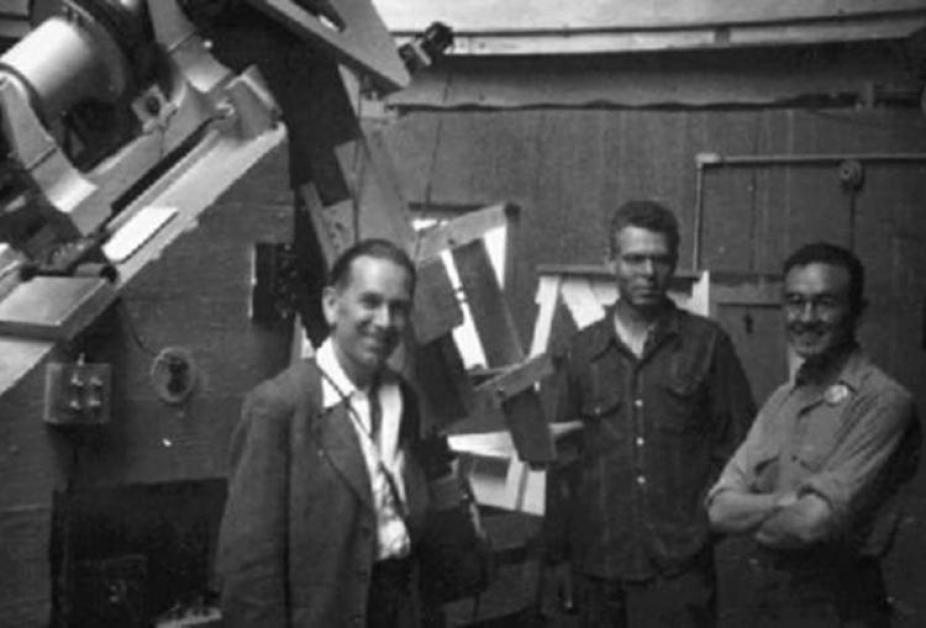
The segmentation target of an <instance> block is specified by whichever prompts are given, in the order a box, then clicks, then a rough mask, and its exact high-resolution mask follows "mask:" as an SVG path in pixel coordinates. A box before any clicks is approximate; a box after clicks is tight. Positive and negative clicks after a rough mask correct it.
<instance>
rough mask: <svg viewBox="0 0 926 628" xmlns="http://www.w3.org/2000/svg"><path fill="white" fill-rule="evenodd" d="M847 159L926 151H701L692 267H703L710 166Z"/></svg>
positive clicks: (883, 159) (909, 158)
mask: <svg viewBox="0 0 926 628" xmlns="http://www.w3.org/2000/svg"><path fill="white" fill-rule="evenodd" d="M847 160H854V161H858V162H862V163H864V162H868V163H926V153H806V154H785V153H772V154H768V155H721V154H720V153H698V154H697V155H695V167H696V175H695V215H694V242H693V243H692V259H691V267H692V270H698V269H699V268H700V267H701V246H702V243H701V240H702V233H701V230H702V228H703V227H702V225H703V223H704V171H705V170H707V169H708V168H722V167H725V166H727V167H736V166H742V167H754V166H805V165H825V164H832V163H841V162H843V161H847Z"/></svg>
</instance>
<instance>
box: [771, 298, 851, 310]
mask: <svg viewBox="0 0 926 628" xmlns="http://www.w3.org/2000/svg"><path fill="white" fill-rule="evenodd" d="M845 303H846V302H845V300H844V299H840V298H839V297H834V296H832V295H828V294H824V295H821V296H818V297H805V296H803V295H800V294H787V295H785V298H784V302H783V303H782V307H783V308H784V310H785V312H787V313H788V314H793V315H797V314H802V313H804V312H805V311H806V310H807V308H808V306H809V307H810V309H811V311H813V312H816V313H817V314H820V315H827V314H833V313H835V312H836V311H837V310H839V308H841V307H843V306H844V305H845Z"/></svg>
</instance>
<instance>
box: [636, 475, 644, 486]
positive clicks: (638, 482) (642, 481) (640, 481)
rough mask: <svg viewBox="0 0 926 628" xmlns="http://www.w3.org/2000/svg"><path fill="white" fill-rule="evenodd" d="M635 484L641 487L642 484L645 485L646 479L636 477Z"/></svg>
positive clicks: (640, 476) (639, 476)
mask: <svg viewBox="0 0 926 628" xmlns="http://www.w3.org/2000/svg"><path fill="white" fill-rule="evenodd" d="M637 484H639V485H640V486H643V485H644V484H646V478H645V477H643V476H642V475H638V476H637Z"/></svg>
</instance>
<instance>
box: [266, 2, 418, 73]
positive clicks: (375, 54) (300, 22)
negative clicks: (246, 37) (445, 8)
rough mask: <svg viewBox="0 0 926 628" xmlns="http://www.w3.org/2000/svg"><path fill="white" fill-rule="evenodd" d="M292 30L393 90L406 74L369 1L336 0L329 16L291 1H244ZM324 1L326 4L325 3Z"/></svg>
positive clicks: (393, 45) (340, 60) (332, 4)
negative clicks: (314, 12) (316, 12)
mask: <svg viewBox="0 0 926 628" xmlns="http://www.w3.org/2000/svg"><path fill="white" fill-rule="evenodd" d="M248 2H249V4H251V5H252V6H254V7H255V8H257V9H259V10H261V11H264V12H266V13H267V14H269V15H270V16H272V17H273V18H274V19H275V20H277V21H279V22H280V23H282V24H283V25H284V26H286V27H287V28H289V29H290V30H291V31H292V32H294V33H295V34H297V35H298V36H300V37H303V38H305V39H306V41H307V42H308V43H309V44H310V45H315V46H317V47H319V48H320V49H321V50H324V51H325V52H328V53H329V54H331V55H333V57H334V58H335V59H336V60H337V61H338V62H339V63H342V64H344V65H346V66H348V67H350V68H351V69H353V70H354V71H356V72H359V73H360V74H367V75H370V76H371V77H373V78H374V79H376V81H377V83H378V84H379V87H380V88H381V89H384V90H386V91H394V90H397V89H401V88H403V87H405V86H406V85H408V82H409V80H410V77H409V75H408V71H407V70H406V69H405V65H404V64H403V63H402V60H401V58H400V57H399V53H398V50H397V49H396V47H395V44H394V43H393V41H392V39H391V38H390V37H389V33H388V32H387V31H386V27H385V25H384V24H383V22H382V20H381V19H380V16H379V14H378V13H377V12H376V8H375V7H374V6H373V3H372V2H370V0H337V1H336V2H333V3H331V7H332V9H333V12H332V13H331V15H330V16H327V15H326V16H322V15H314V14H312V13H311V12H309V11H307V10H305V9H303V8H302V7H300V6H299V4H298V3H296V2H292V1H291V0H248ZM325 4H327V3H325Z"/></svg>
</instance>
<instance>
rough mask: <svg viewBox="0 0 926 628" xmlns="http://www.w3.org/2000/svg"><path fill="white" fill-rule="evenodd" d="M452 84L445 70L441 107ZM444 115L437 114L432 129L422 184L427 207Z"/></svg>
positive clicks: (449, 75) (429, 200)
mask: <svg viewBox="0 0 926 628" xmlns="http://www.w3.org/2000/svg"><path fill="white" fill-rule="evenodd" d="M452 84H453V72H451V71H450V70H449V69H448V70H447V82H446V83H444V93H443V94H442V95H441V106H442V108H443V106H445V105H446V104H447V100H448V98H449V96H450V87H451V85H452ZM444 115H446V114H445V113H438V114H437V128H436V129H435V131H434V146H433V148H431V158H430V162H429V163H428V176H427V179H426V180H425V186H424V202H425V206H427V207H430V206H431V192H432V190H433V184H434V169H435V166H436V165H437V153H438V150H439V149H440V145H441V140H442V139H443V135H444V117H443V116H444Z"/></svg>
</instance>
